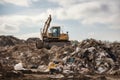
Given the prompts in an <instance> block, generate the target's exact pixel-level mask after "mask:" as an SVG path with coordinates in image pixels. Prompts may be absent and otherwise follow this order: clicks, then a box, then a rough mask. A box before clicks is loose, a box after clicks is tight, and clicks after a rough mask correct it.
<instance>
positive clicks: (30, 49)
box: [0, 36, 120, 75]
mask: <svg viewBox="0 0 120 80" xmlns="http://www.w3.org/2000/svg"><path fill="white" fill-rule="evenodd" d="M36 41H39V39H38V38H29V39H27V40H26V41H25V40H20V39H17V38H15V37H12V36H0V73H4V72H7V71H13V70H19V68H20V69H23V70H26V69H33V68H35V69H37V70H39V71H43V72H45V71H46V69H47V67H48V64H49V63H50V62H55V63H56V62H60V63H61V64H62V68H63V69H62V73H63V74H67V75H70V74H78V73H79V74H107V75H120V42H107V41H100V40H95V39H86V40H83V41H82V42H75V43H77V44H75V43H73V44H71V45H69V46H63V47H57V46H52V48H51V49H49V50H48V49H46V48H43V49H37V48H36V47H35V43H36ZM4 66H7V67H4ZM42 69H43V70H42Z"/></svg>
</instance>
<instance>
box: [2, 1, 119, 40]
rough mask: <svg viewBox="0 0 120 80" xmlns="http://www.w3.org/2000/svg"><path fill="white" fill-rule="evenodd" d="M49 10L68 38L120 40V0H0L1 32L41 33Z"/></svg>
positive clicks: (53, 19)
mask: <svg viewBox="0 0 120 80" xmlns="http://www.w3.org/2000/svg"><path fill="white" fill-rule="evenodd" d="M49 14H51V15H52V22H51V26H52V25H54V26H55V25H59V26H61V27H62V31H63V32H66V31H68V32H69V36H70V39H71V40H83V39H86V38H94V39H97V40H109V41H116V40H117V41H120V0H0V35H14V36H16V37H19V38H23V39H26V38H28V37H40V28H43V26H44V22H45V21H46V19H47V18H48V15H49Z"/></svg>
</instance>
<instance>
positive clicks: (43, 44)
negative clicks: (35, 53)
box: [36, 40, 71, 49]
mask: <svg viewBox="0 0 120 80" xmlns="http://www.w3.org/2000/svg"><path fill="white" fill-rule="evenodd" d="M54 45H55V46H58V47H64V46H65V45H66V46H68V45H71V42H70V41H66V42H43V41H41V40H39V41H37V42H36V47H37V48H38V49H41V48H47V49H50V48H51V47H52V46H54Z"/></svg>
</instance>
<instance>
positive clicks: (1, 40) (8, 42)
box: [0, 36, 24, 46]
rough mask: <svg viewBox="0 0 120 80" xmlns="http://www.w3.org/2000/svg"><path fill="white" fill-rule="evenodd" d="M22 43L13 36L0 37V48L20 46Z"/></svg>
mask: <svg viewBox="0 0 120 80" xmlns="http://www.w3.org/2000/svg"><path fill="white" fill-rule="evenodd" d="M23 42H24V41H23V40H20V39H18V38H16V37H13V36H0V46H13V45H16V44H22V43H23Z"/></svg>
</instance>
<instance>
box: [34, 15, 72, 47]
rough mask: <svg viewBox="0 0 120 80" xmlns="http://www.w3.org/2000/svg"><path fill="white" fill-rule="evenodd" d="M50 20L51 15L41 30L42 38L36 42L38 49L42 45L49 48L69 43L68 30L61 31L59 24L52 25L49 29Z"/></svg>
mask: <svg viewBox="0 0 120 80" xmlns="http://www.w3.org/2000/svg"><path fill="white" fill-rule="evenodd" d="M51 20H52V18H51V15H49V17H48V19H47V21H46V22H45V25H44V28H43V30H41V38H42V40H41V41H37V43H36V47H37V48H38V49H40V48H43V47H46V48H51V46H53V45H56V46H64V45H69V44H70V41H69V35H68V32H66V33H63V32H62V31H61V27H60V26H52V27H51V28H50V30H49V27H50V23H51ZM48 30H49V31H50V32H48Z"/></svg>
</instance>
